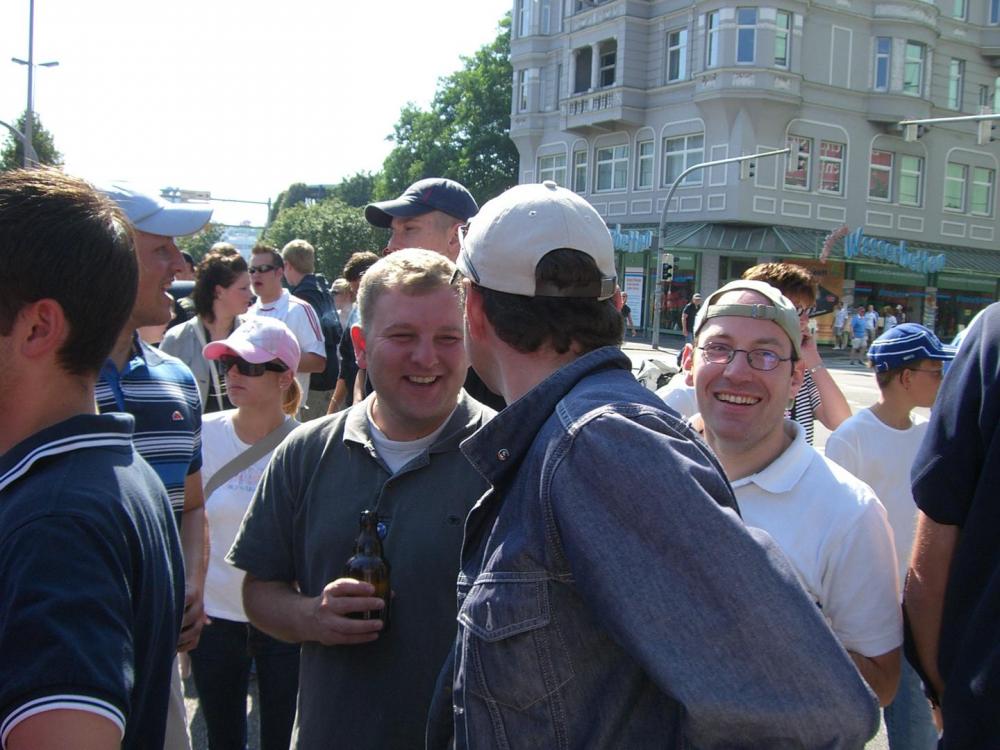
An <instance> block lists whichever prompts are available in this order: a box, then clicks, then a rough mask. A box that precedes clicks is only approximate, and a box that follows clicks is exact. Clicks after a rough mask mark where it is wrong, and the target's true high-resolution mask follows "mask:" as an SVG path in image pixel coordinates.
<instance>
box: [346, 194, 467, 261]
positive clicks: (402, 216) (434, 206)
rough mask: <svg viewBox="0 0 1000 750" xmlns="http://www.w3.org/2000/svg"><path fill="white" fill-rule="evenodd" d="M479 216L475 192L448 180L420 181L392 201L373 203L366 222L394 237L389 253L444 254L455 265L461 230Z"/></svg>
mask: <svg viewBox="0 0 1000 750" xmlns="http://www.w3.org/2000/svg"><path fill="white" fill-rule="evenodd" d="M477 213H479V206H478V205H477V204H476V201H475V199H474V198H473V197H472V193H470V192H469V191H468V190H466V189H465V187H464V186H463V185H460V184H459V183H457V182H455V181H454V180H448V179H445V178H444V177H428V178H427V179H425V180H418V181H417V182H414V183H413V184H412V185H410V186H409V187H408V188H406V191H405V192H404V193H403V194H402V195H401V196H399V197H398V198H396V199H395V200H391V201H381V202H379V203H369V204H368V205H367V206H365V219H367V220H368V223H369V224H371V225H372V226H376V227H381V228H382V229H389V230H391V231H392V234H391V235H390V237H389V244H388V245H386V247H385V251H384V252H385V254H386V255H388V254H389V253H394V252H396V251H397V250H402V249H403V248H404V247H421V248H423V249H424V250H433V251H434V252H437V253H441V254H442V255H443V256H445V257H446V258H448V260H450V261H451V262H452V263H454V262H455V259H456V258H457V257H458V228H459V227H460V226H463V225H464V224H465V223H466V222H467V221H468V220H469V219H471V218H472V217H473V216H475V215H476V214H477Z"/></svg>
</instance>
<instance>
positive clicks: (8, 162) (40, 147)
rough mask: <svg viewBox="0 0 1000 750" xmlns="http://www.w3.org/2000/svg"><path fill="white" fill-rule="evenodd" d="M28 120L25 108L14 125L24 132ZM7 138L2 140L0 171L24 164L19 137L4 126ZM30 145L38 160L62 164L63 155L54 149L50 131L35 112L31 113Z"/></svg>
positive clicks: (48, 163) (54, 165)
mask: <svg viewBox="0 0 1000 750" xmlns="http://www.w3.org/2000/svg"><path fill="white" fill-rule="evenodd" d="M27 120H28V112H27V110H25V111H24V112H22V113H21V116H20V117H19V118H17V122H16V123H14V126H15V127H16V128H17V129H18V130H20V131H21V132H22V133H23V132H24V126H25V123H26V122H27ZM4 132H6V133H7V139H6V140H5V141H4V145H3V150H2V151H0V172H5V171H7V170H10V169H20V168H21V167H22V166H23V165H24V144H23V143H21V139H20V138H16V137H15V136H14V134H13V133H11V132H10V131H8V130H7V129H6V128H4ZM31 145H32V146H34V147H35V153H37V154H38V161H39V163H41V164H47V165H49V166H53V167H61V166H62V165H63V156H62V154H61V153H59V151H58V150H57V149H56V144H55V141H54V140H53V138H52V133H50V132H49V131H48V130H46V129H45V126H44V125H42V121H41V119H40V118H39V117H38V113H37V112H32V113H31Z"/></svg>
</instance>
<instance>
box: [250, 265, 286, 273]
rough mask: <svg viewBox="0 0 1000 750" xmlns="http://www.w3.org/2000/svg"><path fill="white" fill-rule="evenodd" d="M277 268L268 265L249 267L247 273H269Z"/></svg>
mask: <svg viewBox="0 0 1000 750" xmlns="http://www.w3.org/2000/svg"><path fill="white" fill-rule="evenodd" d="M278 267H279V266H272V265H270V264H267V263H265V264H264V265H263V266H250V268H249V271H250V273H270V272H271V271H273V270H274V269H275V268H278Z"/></svg>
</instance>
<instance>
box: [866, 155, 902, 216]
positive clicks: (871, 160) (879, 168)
mask: <svg viewBox="0 0 1000 750" xmlns="http://www.w3.org/2000/svg"><path fill="white" fill-rule="evenodd" d="M877 153H878V154H888V156H889V164H888V165H885V164H876V163H875V154H877ZM895 165H896V154H895V152H893V151H887V150H885V149H883V148H873V149H871V150H870V151H869V152H868V200H870V201H878V202H879V203H892V170H893V167H894V166H895ZM875 172H879V173H882V172H884V173H885V174H886V180H885V185H886V188H885V190H886V195H885V197H884V198H882V197H881V196H878V195H872V175H873V173H875Z"/></svg>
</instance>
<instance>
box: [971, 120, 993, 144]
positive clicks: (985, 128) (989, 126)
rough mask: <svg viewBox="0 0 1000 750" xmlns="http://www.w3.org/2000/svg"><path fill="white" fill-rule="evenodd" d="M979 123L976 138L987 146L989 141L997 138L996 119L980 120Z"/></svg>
mask: <svg viewBox="0 0 1000 750" xmlns="http://www.w3.org/2000/svg"><path fill="white" fill-rule="evenodd" d="M977 125H978V126H979V133H978V138H977V139H976V140H977V141H978V143H979V145H980V146H985V145H986V144H987V143H992V142H993V141H995V140H996V129H997V122H996V120H980V121H979V122H978V123H977Z"/></svg>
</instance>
